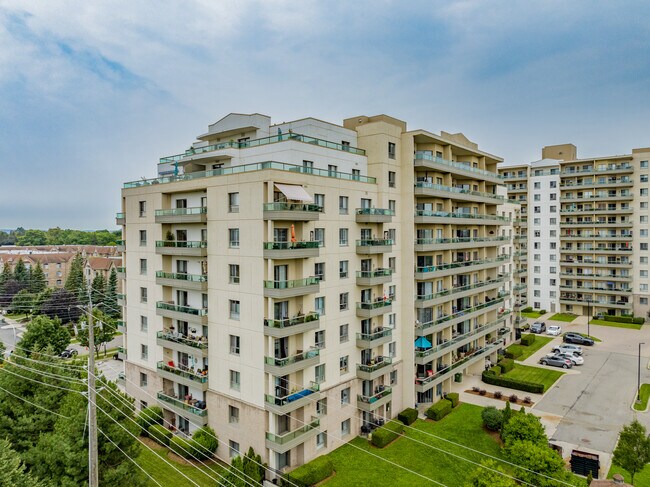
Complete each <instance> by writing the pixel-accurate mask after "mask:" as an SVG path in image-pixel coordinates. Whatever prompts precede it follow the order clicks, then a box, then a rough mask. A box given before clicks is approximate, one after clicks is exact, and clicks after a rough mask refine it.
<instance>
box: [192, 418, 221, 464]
mask: <svg viewBox="0 0 650 487" xmlns="http://www.w3.org/2000/svg"><path fill="white" fill-rule="evenodd" d="M192 439H193V440H194V441H195V442H196V443H197V444H198V445H199V450H200V451H201V454H202V455H203V456H204V457H205V458H209V457H211V456H212V455H213V454H214V452H216V451H217V448H219V440H218V439H217V435H216V434H215V432H214V430H213V429H212V428H210V427H209V426H202V427H201V428H199V429H198V430H196V431H195V432H194V433H193V434H192Z"/></svg>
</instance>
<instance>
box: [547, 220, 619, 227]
mask: <svg viewBox="0 0 650 487" xmlns="http://www.w3.org/2000/svg"><path fill="white" fill-rule="evenodd" d="M560 226H567V227H573V226H589V227H614V228H618V227H631V226H632V220H620V221H616V220H564V221H561V222H560Z"/></svg>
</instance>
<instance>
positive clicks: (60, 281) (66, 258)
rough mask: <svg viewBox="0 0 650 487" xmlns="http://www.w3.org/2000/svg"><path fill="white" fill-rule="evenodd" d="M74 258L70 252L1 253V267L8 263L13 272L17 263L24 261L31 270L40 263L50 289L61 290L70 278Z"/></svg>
mask: <svg viewBox="0 0 650 487" xmlns="http://www.w3.org/2000/svg"><path fill="white" fill-rule="evenodd" d="M74 256H75V254H74V253H68V252H57V253H35V252H34V253H13V252H12V253H0V267H4V264H5V262H7V263H9V266H10V267H11V270H12V271H13V270H14V267H15V266H16V263H17V262H18V261H19V260H20V259H22V260H23V262H24V263H25V267H27V268H28V269H30V268H33V267H36V265H37V264H38V263H39V262H40V264H41V267H42V268H43V272H44V273H45V279H46V280H47V285H48V287H51V288H61V287H63V286H64V285H65V281H66V279H67V278H68V274H69V272H70V265H71V264H72V259H73V258H74Z"/></svg>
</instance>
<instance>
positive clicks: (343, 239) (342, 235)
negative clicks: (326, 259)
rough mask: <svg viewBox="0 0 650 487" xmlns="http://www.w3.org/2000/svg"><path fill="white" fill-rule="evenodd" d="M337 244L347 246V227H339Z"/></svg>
mask: <svg viewBox="0 0 650 487" xmlns="http://www.w3.org/2000/svg"><path fill="white" fill-rule="evenodd" d="M339 245H340V246H341V247H347V246H348V229H347V228H339Z"/></svg>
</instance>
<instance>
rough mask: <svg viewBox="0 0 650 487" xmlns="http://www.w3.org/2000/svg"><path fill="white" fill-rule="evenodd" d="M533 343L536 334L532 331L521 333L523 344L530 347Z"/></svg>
mask: <svg viewBox="0 0 650 487" xmlns="http://www.w3.org/2000/svg"><path fill="white" fill-rule="evenodd" d="M533 343H535V335H533V334H532V333H528V334H527V335H521V344H522V345H524V346H526V347H530V346H531V345H532V344H533Z"/></svg>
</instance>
